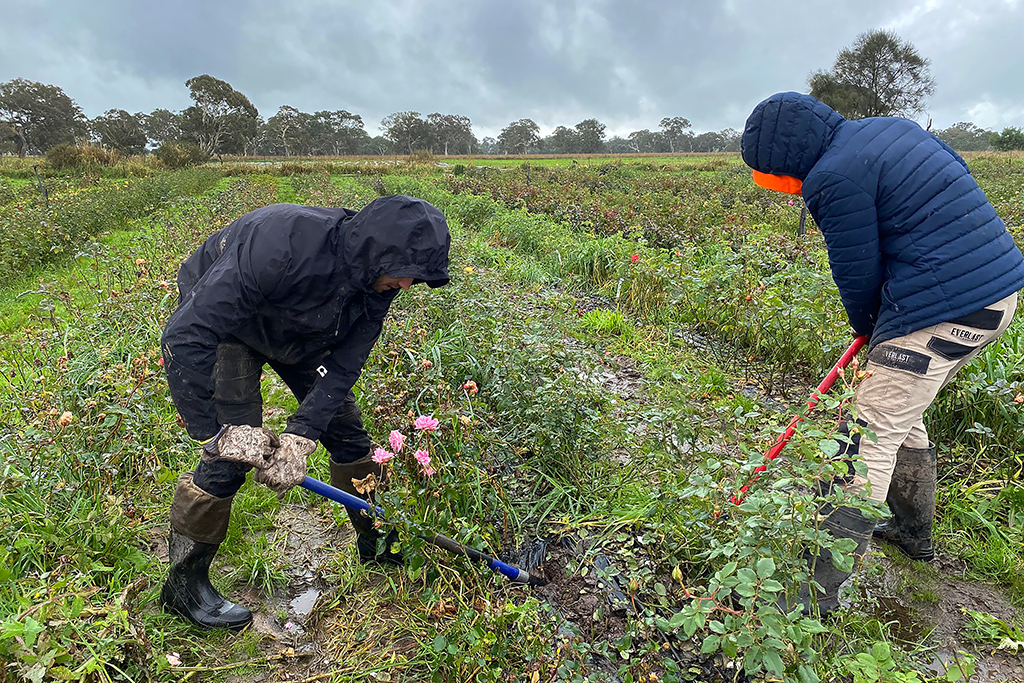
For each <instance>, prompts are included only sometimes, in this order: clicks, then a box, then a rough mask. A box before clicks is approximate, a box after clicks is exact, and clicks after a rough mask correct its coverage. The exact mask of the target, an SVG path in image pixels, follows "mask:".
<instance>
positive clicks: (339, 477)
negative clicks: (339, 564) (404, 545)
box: [330, 455, 405, 565]
mask: <svg viewBox="0 0 1024 683" xmlns="http://www.w3.org/2000/svg"><path fill="white" fill-rule="evenodd" d="M330 463H331V486H333V487H334V488H336V489H341V490H342V491H344V492H345V493H350V494H352V495H353V496H357V497H359V498H362V499H363V500H367V497H366V496H365V495H363V494H361V493H359V492H358V491H357V490H356V487H355V485H354V484H353V483H352V480H353V479H356V480H363V479H366V477H368V476H369V475H371V474H373V475H374V476H375V477H377V480H378V481H379V480H380V479H381V477H382V476H383V473H384V467H383V466H382V465H378V464H377V463H375V462H374V461H373V459H372V458H371V457H370V456H369V455H365V456H363V457H362V458H360V459H359V460H356V461H355V462H344V463H338V462H334V461H333V460H331V461H330ZM345 509H346V510H348V518H349V519H350V520H351V521H352V526H353V527H354V528H355V530H356V548H357V549H358V550H359V561H360V562H362V563H363V564H368V563H374V562H376V563H381V564H399V565H400V564H402V563H404V562H405V557H404V556H403V555H402V553H401V552H397V553H394V552H391V545H392V544H393V543H396V542H397V541H398V533H397V532H396V531H395V530H394V529H392V530H391V532H390V533H389V534H388V536H387V540H386V546H385V550H384V552H382V553H380V554H379V555H378V554H377V539H378V538H380V533H379V532H378V531H377V530H376V529H375V528H374V527H373V520H372V519H371V518H370V517H369V516H367V515H366V514H364V513H363V512H361V511H359V510H353V509H352V508H345Z"/></svg>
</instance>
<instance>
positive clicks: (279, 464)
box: [255, 432, 316, 496]
mask: <svg viewBox="0 0 1024 683" xmlns="http://www.w3.org/2000/svg"><path fill="white" fill-rule="evenodd" d="M315 450H316V441H310V440H309V439H307V438H306V437H304V436H299V435H298V434H289V433H287V432H285V433H284V434H282V435H281V446H280V448H278V449H277V450H276V451H274V457H273V458H272V459H271V462H270V467H268V468H267V469H264V470H260V471H258V472H257V473H256V476H255V479H256V481H258V482H259V483H261V484H266V486H267V488H269V489H270V490H271V491H274V492H276V493H277V495H278V496H283V495H284V494H285V493H287V491H288V489H290V488H292V487H293V486H298V485H299V484H301V483H302V482H303V480H304V479H305V478H306V458H308V457H309V455H310V454H311V453H312V452H313V451H315Z"/></svg>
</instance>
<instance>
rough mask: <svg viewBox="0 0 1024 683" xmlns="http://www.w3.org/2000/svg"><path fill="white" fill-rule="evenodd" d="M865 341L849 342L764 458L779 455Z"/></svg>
mask: <svg viewBox="0 0 1024 683" xmlns="http://www.w3.org/2000/svg"><path fill="white" fill-rule="evenodd" d="M867 341H868V337H867V335H865V336H862V337H857V338H856V339H854V340H853V343H852V344H850V348H848V349H846V353H844V354H843V355H842V357H841V358H840V359H839V360H838V361H836V364H835V365H833V366H832V370H831V371H830V372H829V373H828V374H827V375H826V376H825V379H823V380H822V381H821V384H819V385H818V388H817V389H815V390H814V392H813V393H812V394H811V396H810V398H808V399H807V410H805V411H804V412H803V413H802V414H800V415H794V416H793V419H792V420H790V421H789V426H788V427H786V431H784V432H782V434H780V435H779V438H778V439H776V441H775V445H774V446H772V447H771V448H770V449H769V450H768V452H767V453H765V456H764V459H765V460H774V459H775V458H777V457H779V453H781V452H782V449H783V448H785V447H786V444H787V443H789V440H790V438H791V437H792V436H793V434H794V433H796V426H797V425H798V424H800V423H801V422H803V420H804V418H806V417H807V416H808V415H810V413H811V411H812V410H814V406H816V405H818V400H819V399H820V398H821V395H822V394H824V393H826V392H827V391H828V390H829V389H831V388H832V385H833V384H835V382H836V378H837V377H839V371H840V370H842V369H844V368H846V366H847V365H849V364H850V361H852V360H853V357H854V356H856V355H857V352H858V351H860V349H861V347H862V346H864V345H865V344H866V343H867ZM767 469H768V465H767V463H766V464H764V465H760V466H759V467H758V468H757V469H755V470H754V473H753V475H751V477H750V479H749V480H747V483H746V484H744V485H743V488H741V489H740V490H739V493H737V494H736V495H734V496H733V497H732V498H731V499H730V500H731V501H732V502H733V503H735V504H736V505H739V504H740V503H742V502H743V497H744V496H745V495H746V493H747V491H749V490H750V487H751V486H753V485H754V482H756V481H757V480H758V477H759V476H760V474H761V473H762V472H764V471H765V470H767Z"/></svg>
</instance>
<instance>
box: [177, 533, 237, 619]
mask: <svg viewBox="0 0 1024 683" xmlns="http://www.w3.org/2000/svg"><path fill="white" fill-rule="evenodd" d="M219 547H220V546H219V544H217V545H215V544H213V543H202V542H200V541H196V540H193V539H191V538H189V537H187V536H185V535H184V534H182V533H181V532H179V531H175V530H174V529H173V528H172V529H171V533H170V539H169V540H168V552H169V553H170V559H171V571H170V573H169V574H168V575H167V580H166V581H164V587H163V589H162V590H161V591H160V601H161V602H163V604H164V607H166V608H167V610H168V611H169V612H173V613H175V614H177V615H179V616H182V617H185V618H186V619H188V620H189V621H191V622H192V623H194V624H197V625H199V626H202V627H204V628H228V629H232V630H238V629H241V628H245V627H246V626H248V625H249V624H250V623H251V622H252V612H250V611H249V610H248V609H246V608H245V607H243V606H242V605H238V604H235V603H233V602H231V601H230V600H226V599H225V598H224V597H223V596H222V595H221V594H220V593H218V592H217V589H216V588H214V587H213V585H212V584H211V583H210V574H209V572H210V562H212V561H213V558H214V556H215V555H216V554H217V548H219Z"/></svg>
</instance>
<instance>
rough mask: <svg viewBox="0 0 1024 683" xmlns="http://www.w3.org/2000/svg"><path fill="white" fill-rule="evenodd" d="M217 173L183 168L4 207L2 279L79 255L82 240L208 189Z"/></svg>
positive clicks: (0, 223)
mask: <svg viewBox="0 0 1024 683" xmlns="http://www.w3.org/2000/svg"><path fill="white" fill-rule="evenodd" d="M218 178H219V176H218V174H217V173H216V172H215V171H204V170H197V171H181V172H178V173H174V174H166V175H163V176H157V177H153V178H137V179H131V180H122V181H109V182H107V183H104V184H101V185H100V186H98V187H96V188H95V189H82V190H72V191H68V192H63V193H60V194H58V195H56V196H54V197H53V198H52V199H51V206H50V208H47V207H46V205H45V204H43V203H39V202H37V203H35V204H32V205H16V206H14V205H8V206H7V207H4V208H0V217H2V219H3V220H2V221H0V273H3V276H0V284H2V285H10V284H12V283H14V282H16V281H18V280H19V279H22V278H24V277H25V276H26V275H27V274H28V273H29V272H30V271H31V270H32V269H34V268H38V267H39V266H41V265H43V264H46V263H49V262H50V261H53V260H55V259H60V258H67V257H68V256H71V255H74V254H75V253H76V251H77V249H79V248H80V247H81V244H82V242H83V240H86V239H88V238H90V237H93V236H95V235H97V234H99V233H100V232H102V231H104V230H108V231H109V230H114V229H117V228H121V227H123V226H124V225H125V224H126V223H127V221H129V220H131V219H133V218H137V217H139V216H142V215H145V214H146V213H149V212H151V211H153V210H155V209H157V208H159V207H160V206H162V205H163V204H165V203H167V202H169V201H171V200H173V199H175V198H177V197H180V196H182V195H187V194H197V193H199V192H202V191H205V190H206V189H209V188H210V187H212V186H213V185H214V184H216V182H217V180H218Z"/></svg>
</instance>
